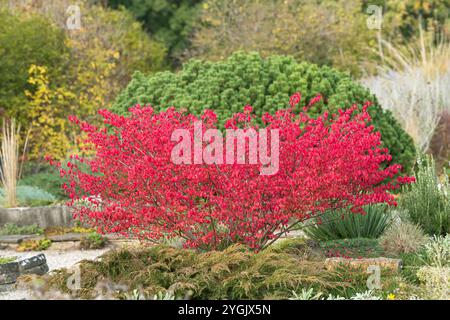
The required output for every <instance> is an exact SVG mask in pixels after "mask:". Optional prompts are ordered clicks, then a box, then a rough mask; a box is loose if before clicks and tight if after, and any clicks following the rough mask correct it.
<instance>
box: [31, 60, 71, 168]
mask: <svg viewBox="0 0 450 320" xmlns="http://www.w3.org/2000/svg"><path fill="white" fill-rule="evenodd" d="M28 73H29V78H28V83H29V84H30V85H31V87H32V88H33V89H31V90H25V95H26V96H27V98H28V100H29V102H28V108H27V109H28V114H27V115H28V120H29V122H28V123H29V126H30V129H31V131H30V153H29V154H30V158H31V159H36V158H39V157H41V156H43V154H44V153H49V154H52V155H54V156H55V157H57V158H64V157H65V156H66V152H67V151H69V149H70V146H71V145H72V143H71V141H70V140H71V139H70V135H69V134H68V129H69V128H68V122H67V115H69V114H70V113H71V111H73V109H74V106H73V104H71V101H74V100H75V99H76V95H75V94H74V93H73V92H70V91H69V90H67V89H65V88H61V87H59V88H55V89H53V88H51V86H50V80H49V78H48V74H47V68H46V67H45V66H37V65H34V64H32V65H31V66H30V68H29V70H28Z"/></svg>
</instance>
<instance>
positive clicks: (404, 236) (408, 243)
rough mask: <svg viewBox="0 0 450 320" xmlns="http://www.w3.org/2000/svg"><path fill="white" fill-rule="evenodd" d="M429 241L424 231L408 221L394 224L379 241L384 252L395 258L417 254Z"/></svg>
mask: <svg viewBox="0 0 450 320" xmlns="http://www.w3.org/2000/svg"><path fill="white" fill-rule="evenodd" d="M427 241H428V237H427V236H426V235H425V233H424V232H423V230H422V229H421V228H420V227H419V226H418V225H416V224H414V223H412V222H410V221H408V220H406V219H402V220H399V221H396V222H395V223H393V224H392V225H391V226H390V227H389V228H388V229H387V230H386V231H385V232H384V233H383V235H382V236H381V237H380V239H379V242H380V246H381V247H382V248H383V249H384V251H385V252H386V253H387V254H389V255H393V256H398V255H400V254H402V253H413V252H416V251H418V250H419V249H420V248H421V247H422V246H423V245H424V244H425V243H426V242H427Z"/></svg>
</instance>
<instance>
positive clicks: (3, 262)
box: [0, 257, 17, 264]
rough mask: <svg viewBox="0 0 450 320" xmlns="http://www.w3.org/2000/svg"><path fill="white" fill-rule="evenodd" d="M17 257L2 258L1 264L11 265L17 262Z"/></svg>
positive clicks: (0, 258) (0, 259)
mask: <svg viewBox="0 0 450 320" xmlns="http://www.w3.org/2000/svg"><path fill="white" fill-rule="evenodd" d="M16 260H17V258H16V257H0V264H5V263H10V262H14V261H16Z"/></svg>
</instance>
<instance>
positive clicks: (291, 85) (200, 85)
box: [112, 52, 415, 170]
mask: <svg viewBox="0 0 450 320" xmlns="http://www.w3.org/2000/svg"><path fill="white" fill-rule="evenodd" d="M295 92H301V94H302V100H303V102H305V101H309V99H311V98H313V97H315V96H316V95H317V94H318V93H320V94H322V96H323V97H324V99H323V101H322V102H320V103H318V104H316V105H315V106H314V107H313V108H311V109H310V110H309V113H310V114H311V115H319V114H321V113H323V112H324V111H326V110H328V111H330V112H332V113H335V112H337V110H338V109H339V108H348V107H350V106H351V105H352V104H353V103H356V104H358V105H362V104H363V103H364V102H366V101H368V100H370V101H372V102H373V103H374V105H373V106H372V107H371V108H370V110H369V112H370V114H371V115H372V117H373V124H374V126H375V129H376V130H378V131H380V132H381V134H382V140H383V142H384V144H385V146H386V147H387V148H389V150H390V152H391V154H392V156H393V161H395V162H397V163H400V164H402V165H403V166H404V167H405V169H406V170H408V169H409V168H410V165H411V164H412V162H413V158H414V154H415V150H414V145H413V142H412V139H411V138H410V137H409V136H408V135H407V134H406V133H405V132H404V131H403V130H402V128H401V127H400V125H399V124H398V123H397V121H396V120H395V119H394V117H393V116H392V115H391V113H390V112H388V111H384V110H382V109H381V106H380V105H379V104H378V103H377V100H376V98H375V96H373V95H372V94H370V92H369V91H368V90H367V89H365V88H363V87H362V86H360V85H359V84H357V83H355V82H354V81H352V79H351V78H350V76H348V75H346V74H343V73H341V72H339V71H336V70H334V69H332V68H330V67H327V66H324V67H319V66H317V65H314V64H309V63H306V62H301V63H298V62H296V61H295V60H294V58H292V57H288V56H271V57H269V58H267V59H263V58H262V57H261V56H260V55H259V54H257V53H250V54H246V53H242V52H238V53H236V54H233V55H232V56H231V57H230V58H228V59H227V60H225V61H221V62H204V61H201V60H191V61H190V62H189V63H187V64H185V65H184V67H183V69H182V70H181V71H180V72H178V73H172V72H161V73H157V74H155V75H151V76H148V77H146V76H144V75H143V74H142V73H136V74H135V75H134V77H133V80H132V81H131V82H130V84H129V85H128V87H127V88H126V89H125V90H124V91H123V92H122V93H121V94H120V95H119V96H118V98H117V99H116V101H115V103H114V104H113V106H112V111H114V112H116V113H118V114H121V115H126V114H127V113H128V109H129V108H130V107H132V106H133V105H134V104H136V103H140V104H151V105H152V106H153V107H154V108H155V109H156V110H162V109H166V108H167V107H170V106H176V107H182V108H186V109H187V110H188V111H189V112H191V113H193V114H200V113H201V112H202V111H203V110H204V109H213V110H215V112H216V113H217V115H218V119H219V122H220V121H222V123H223V121H224V120H225V119H227V118H229V117H230V116H231V115H232V114H233V113H235V112H239V111H242V109H243V107H244V106H245V105H246V104H250V105H252V106H253V108H254V113H255V114H256V115H257V116H258V117H260V116H261V115H263V114H264V113H265V112H270V113H273V112H275V111H276V110H277V109H284V108H286V101H288V100H289V97H290V95H292V94H293V93H295Z"/></svg>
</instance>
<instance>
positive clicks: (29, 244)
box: [17, 238, 52, 252]
mask: <svg viewBox="0 0 450 320" xmlns="http://www.w3.org/2000/svg"><path fill="white" fill-rule="evenodd" d="M51 245H52V241H51V240H50V239H46V238H44V239H39V240H33V239H31V240H24V241H22V242H21V243H20V244H19V246H18V247H17V251H19V252H23V251H43V250H47V249H48V248H50V246H51Z"/></svg>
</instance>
